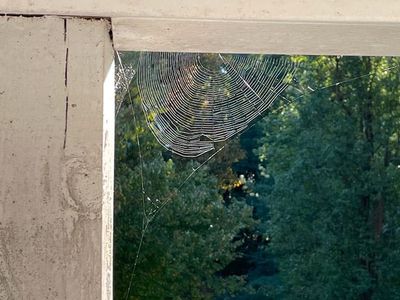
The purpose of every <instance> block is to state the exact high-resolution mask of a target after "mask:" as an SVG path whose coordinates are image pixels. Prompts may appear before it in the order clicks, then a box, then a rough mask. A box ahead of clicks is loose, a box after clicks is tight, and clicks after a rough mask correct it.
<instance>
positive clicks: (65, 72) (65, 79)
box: [63, 19, 69, 149]
mask: <svg viewBox="0 0 400 300" xmlns="http://www.w3.org/2000/svg"><path fill="white" fill-rule="evenodd" d="M64 43H65V46H66V49H65V71H64V85H65V90H66V94H67V95H66V96H65V125H64V145H63V149H65V147H66V145H67V132H68V107H69V104H68V55H69V48H68V45H67V19H64Z"/></svg>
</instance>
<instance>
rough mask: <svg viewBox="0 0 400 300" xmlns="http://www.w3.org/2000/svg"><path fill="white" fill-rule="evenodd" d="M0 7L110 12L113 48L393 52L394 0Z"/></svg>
mask: <svg viewBox="0 0 400 300" xmlns="http://www.w3.org/2000/svg"><path fill="white" fill-rule="evenodd" d="M0 12H3V13H13V14H45V15H49V14H53V15H75V16H76V15H78V16H103V17H110V18H112V23H113V32H114V45H115V48H116V49H118V50H131V51H187V52H229V53H232V52H233V53H273V54H317V55H319V54H330V55H378V56H381V55H396V56H399V55H400V46H399V45H400V41H399V39H400V38H399V36H400V1H399V0H381V1H376V0H362V1H356V0H353V1H349V0H329V1H321V0H201V1H188V0H168V1H166V0H115V1H109V0H79V1H77V0H57V1H50V2H49V1H48V0H35V1H32V0H18V1H15V0H3V1H0Z"/></svg>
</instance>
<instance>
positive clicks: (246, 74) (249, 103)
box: [138, 52, 296, 158]
mask: <svg viewBox="0 0 400 300" xmlns="http://www.w3.org/2000/svg"><path fill="white" fill-rule="evenodd" d="M295 71H296V65H295V64H294V63H293V62H291V61H290V60H287V59H282V58H273V57H267V58H265V57H264V56H254V55H223V54H196V53H154V52H147V53H142V54H141V56H140V60H139V68H138V87H139V93H140V96H141V100H142V108H143V112H144V114H145V117H146V122H147V125H148V127H149V129H150V130H151V132H152V133H153V135H154V136H155V138H156V139H157V140H158V142H159V143H160V144H161V145H162V146H163V147H164V148H166V149H167V150H170V151H171V152H172V153H174V154H177V155H179V156H182V157H188V158H193V157H198V156H200V155H203V154H205V153H207V152H210V151H213V150H215V149H216V147H215V144H216V143H221V142H225V141H227V140H228V139H230V138H231V137H233V136H235V135H236V134H238V133H240V132H243V130H245V129H246V128H247V127H248V126H249V124H250V123H251V122H252V121H254V120H255V119H256V118H258V117H260V116H262V115H263V113H264V112H265V111H266V110H267V109H268V108H269V107H270V106H271V104H272V103H273V101H274V100H275V99H276V98H277V97H278V96H279V95H280V94H281V93H282V92H283V91H284V90H285V88H286V87H287V86H288V85H289V84H290V81H291V79H292V78H293V75H294V73H295Z"/></svg>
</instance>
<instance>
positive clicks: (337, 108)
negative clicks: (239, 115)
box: [258, 57, 400, 299]
mask: <svg viewBox="0 0 400 300" xmlns="http://www.w3.org/2000/svg"><path fill="white" fill-rule="evenodd" d="M297 59H298V60H302V61H303V63H304V65H305V66H306V68H305V69H304V72H303V73H302V74H300V76H299V81H300V85H301V86H305V87H307V86H311V88H310V89H313V90H314V89H315V88H312V86H313V85H310V84H309V83H308V82H321V83H322V84H321V85H322V86H330V85H333V86H332V87H331V88H325V89H323V90H321V91H320V92H318V91H317V92H316V93H312V94H310V95H309V96H307V97H304V98H303V99H302V100H300V101H297V102H296V103H294V104H292V105H289V106H287V107H286V109H285V110H284V111H283V113H281V114H277V115H275V116H274V117H270V118H268V119H266V121H264V126H265V137H264V144H263V146H262V147H260V149H259V151H258V154H259V157H260V160H261V163H262V166H263V168H264V169H265V173H266V174H267V175H268V176H271V177H272V178H273V181H274V184H273V189H272V192H271V193H270V194H269V195H268V196H267V197H265V201H266V203H267V205H268V207H269V209H270V222H269V228H268V234H269V235H270V236H271V243H270V245H271V250H272V251H273V252H274V253H275V255H276V256H277V258H278V261H279V278H280V280H281V285H280V286H278V287H277V290H280V292H281V296H282V297H283V298H284V299H399V298H400V284H399V283H400V265H399V260H400V256H399V255H398V254H399V250H398V249H400V236H399V235H400V230H399V228H400V227H399V220H400V218H399V217H400V215H399V210H398V207H399V204H400V203H399V202H400V194H399V192H400V172H399V168H398V165H399V158H400V157H399V147H400V144H399V137H400V136H399V132H400V122H399V120H400V118H399V117H400V102H399V89H398V87H399V76H398V72H391V71H387V68H388V66H390V65H392V64H393V63H398V60H394V59H390V58H358V57H357V58H356V57H354V58H339V57H318V58H314V59H310V58H306V57H299V58H297ZM355 77H357V79H356V80H352V81H351V82H348V83H346V84H338V85H336V84H335V83H336V82H342V81H345V80H347V79H348V78H355Z"/></svg>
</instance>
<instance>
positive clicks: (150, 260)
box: [115, 87, 255, 299]
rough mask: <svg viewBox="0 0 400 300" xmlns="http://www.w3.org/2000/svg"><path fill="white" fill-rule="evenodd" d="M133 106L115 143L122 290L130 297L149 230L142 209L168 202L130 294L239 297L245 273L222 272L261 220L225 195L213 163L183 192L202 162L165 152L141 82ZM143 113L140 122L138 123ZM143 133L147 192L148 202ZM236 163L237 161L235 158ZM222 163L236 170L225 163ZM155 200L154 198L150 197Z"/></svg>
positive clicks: (120, 294) (119, 295)
mask: <svg viewBox="0 0 400 300" xmlns="http://www.w3.org/2000/svg"><path fill="white" fill-rule="evenodd" d="M132 95H133V96H134V98H135V103H134V104H133V107H131V106H130V105H129V103H126V105H125V106H124V107H123V109H122V110H121V112H120V115H119V118H120V119H119V122H118V124H119V127H118V128H117V140H116V166H117V168H116V190H115V201H116V205H115V206H116V209H115V220H116V221H115V223H116V224H115V294H116V299H124V297H125V294H126V292H127V290H128V286H129V282H130V276H131V274H132V268H133V263H134V261H135V256H136V251H137V249H138V246H139V241H140V237H141V230H142V225H143V223H142V218H143V206H144V207H146V211H147V212H148V211H150V209H151V207H152V206H153V204H157V205H158V204H161V203H166V205H165V206H164V208H163V209H162V210H161V211H160V213H159V214H158V216H157V217H156V219H155V220H154V221H152V222H151V223H150V225H149V227H148V230H147V231H146V234H145V236H144V240H143V246H142V249H141V251H140V255H139V261H138V265H137V269H136V272H135V276H134V278H133V284H132V291H131V293H130V298H129V299H213V298H214V297H215V296H217V295H233V294H235V293H236V292H237V291H238V290H239V289H240V288H241V287H242V286H243V285H244V278H242V277H240V276H228V277H222V276H219V275H218V271H221V270H222V269H223V268H224V267H225V266H226V265H227V264H229V263H230V262H231V261H232V260H233V259H235V257H237V256H238V255H240V253H237V252H236V251H235V249H236V248H237V247H238V246H240V245H241V244H242V243H243V240H242V239H237V238H236V236H237V235H238V233H239V232H240V230H241V229H242V228H245V227H248V228H251V227H252V226H254V225H255V221H254V220H253V218H252V208H251V207H250V206H248V205H246V204H245V203H244V202H240V201H236V200H233V201H232V202H231V203H230V204H229V205H226V204H225V203H224V201H223V198H222V196H221V195H220V194H219V193H218V191H219V185H220V184H219V182H221V181H222V179H219V178H217V177H216V176H215V175H213V174H212V173H211V172H210V170H209V169H208V168H207V167H204V168H201V169H200V170H199V171H198V172H197V173H196V175H195V176H193V177H192V178H191V179H190V180H189V181H187V183H186V184H185V185H184V186H183V187H182V189H180V190H179V186H180V185H181V183H182V182H183V181H184V180H185V178H186V177H187V176H188V175H189V174H190V173H191V172H192V170H193V168H195V167H196V166H197V165H198V163H197V162H193V161H184V160H179V159H178V158H176V157H172V158H169V159H168V158H164V157H163V156H162V149H161V147H160V146H159V145H158V143H157V142H156V141H155V139H154V138H153V137H152V135H151V134H150V133H149V131H148V130H147V129H146V128H145V122H144V118H143V116H142V115H141V114H138V113H137V112H138V111H139V109H140V108H139V103H138V101H140V99H139V97H138V95H137V91H136V89H135V87H133V89H132ZM131 108H132V109H133V110H134V111H136V118H137V123H138V124H137V125H138V126H135V124H134V123H133V122H132V110H131ZM137 135H139V137H140V143H141V145H140V146H141V149H142V159H143V178H144V187H145V191H146V196H145V198H144V203H142V199H143V197H142V193H141V184H142V180H141V168H140V159H139V151H138V145H137V142H136V137H137ZM231 160H235V159H232V158H231ZM217 164H218V165H219V166H220V168H221V167H222V166H223V167H224V168H225V169H227V168H229V164H228V163H224V161H223V160H220V161H219V162H218V163H216V164H215V165H214V168H216V166H217ZM149 199H150V200H149Z"/></svg>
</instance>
